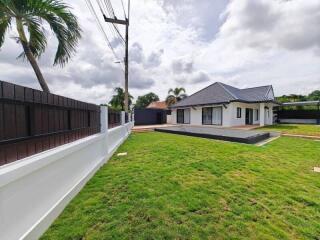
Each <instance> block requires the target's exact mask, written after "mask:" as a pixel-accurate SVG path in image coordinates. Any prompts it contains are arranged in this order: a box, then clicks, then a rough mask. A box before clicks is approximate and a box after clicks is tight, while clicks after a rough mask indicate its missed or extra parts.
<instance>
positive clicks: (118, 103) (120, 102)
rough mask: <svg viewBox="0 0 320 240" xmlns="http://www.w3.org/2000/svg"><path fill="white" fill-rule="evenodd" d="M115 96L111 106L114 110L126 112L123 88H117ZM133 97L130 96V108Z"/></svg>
mask: <svg viewBox="0 0 320 240" xmlns="http://www.w3.org/2000/svg"><path fill="white" fill-rule="evenodd" d="M114 92H115V94H114V95H113V96H112V98H111V100H110V102H109V104H110V105H111V107H112V108H115V109H119V110H121V111H124V90H123V88H120V87H117V88H115V89H114ZM132 99H133V97H132V96H131V95H130V94H129V107H130V105H131V104H132Z"/></svg>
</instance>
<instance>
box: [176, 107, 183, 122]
mask: <svg viewBox="0 0 320 240" xmlns="http://www.w3.org/2000/svg"><path fill="white" fill-rule="evenodd" d="M183 119H184V110H183V109H178V110H177V123H183V122H184V120H183Z"/></svg>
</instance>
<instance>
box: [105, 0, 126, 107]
mask: <svg viewBox="0 0 320 240" xmlns="http://www.w3.org/2000/svg"><path fill="white" fill-rule="evenodd" d="M103 18H104V21H105V22H108V23H113V24H120V25H125V26H126V37H125V40H126V42H125V44H126V49H125V57H124V63H125V83H124V110H125V112H128V111H129V87H128V85H129V18H130V0H129V1H128V18H126V19H125V20H120V19H117V18H116V17H115V18H108V17H106V15H104V14H103Z"/></svg>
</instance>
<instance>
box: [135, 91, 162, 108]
mask: <svg viewBox="0 0 320 240" xmlns="http://www.w3.org/2000/svg"><path fill="white" fill-rule="evenodd" d="M155 101H159V97H158V95H156V94H154V93H153V92H150V93H148V94H145V95H143V96H139V97H138V99H137V102H136V105H135V107H136V108H146V107H147V106H148V105H149V104H150V103H152V102H155Z"/></svg>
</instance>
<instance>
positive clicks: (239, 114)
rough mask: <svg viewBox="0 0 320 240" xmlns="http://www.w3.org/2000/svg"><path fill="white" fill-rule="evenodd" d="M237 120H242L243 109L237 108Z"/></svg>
mask: <svg viewBox="0 0 320 240" xmlns="http://www.w3.org/2000/svg"><path fill="white" fill-rule="evenodd" d="M237 118H241V108H239V107H238V108H237Z"/></svg>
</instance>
